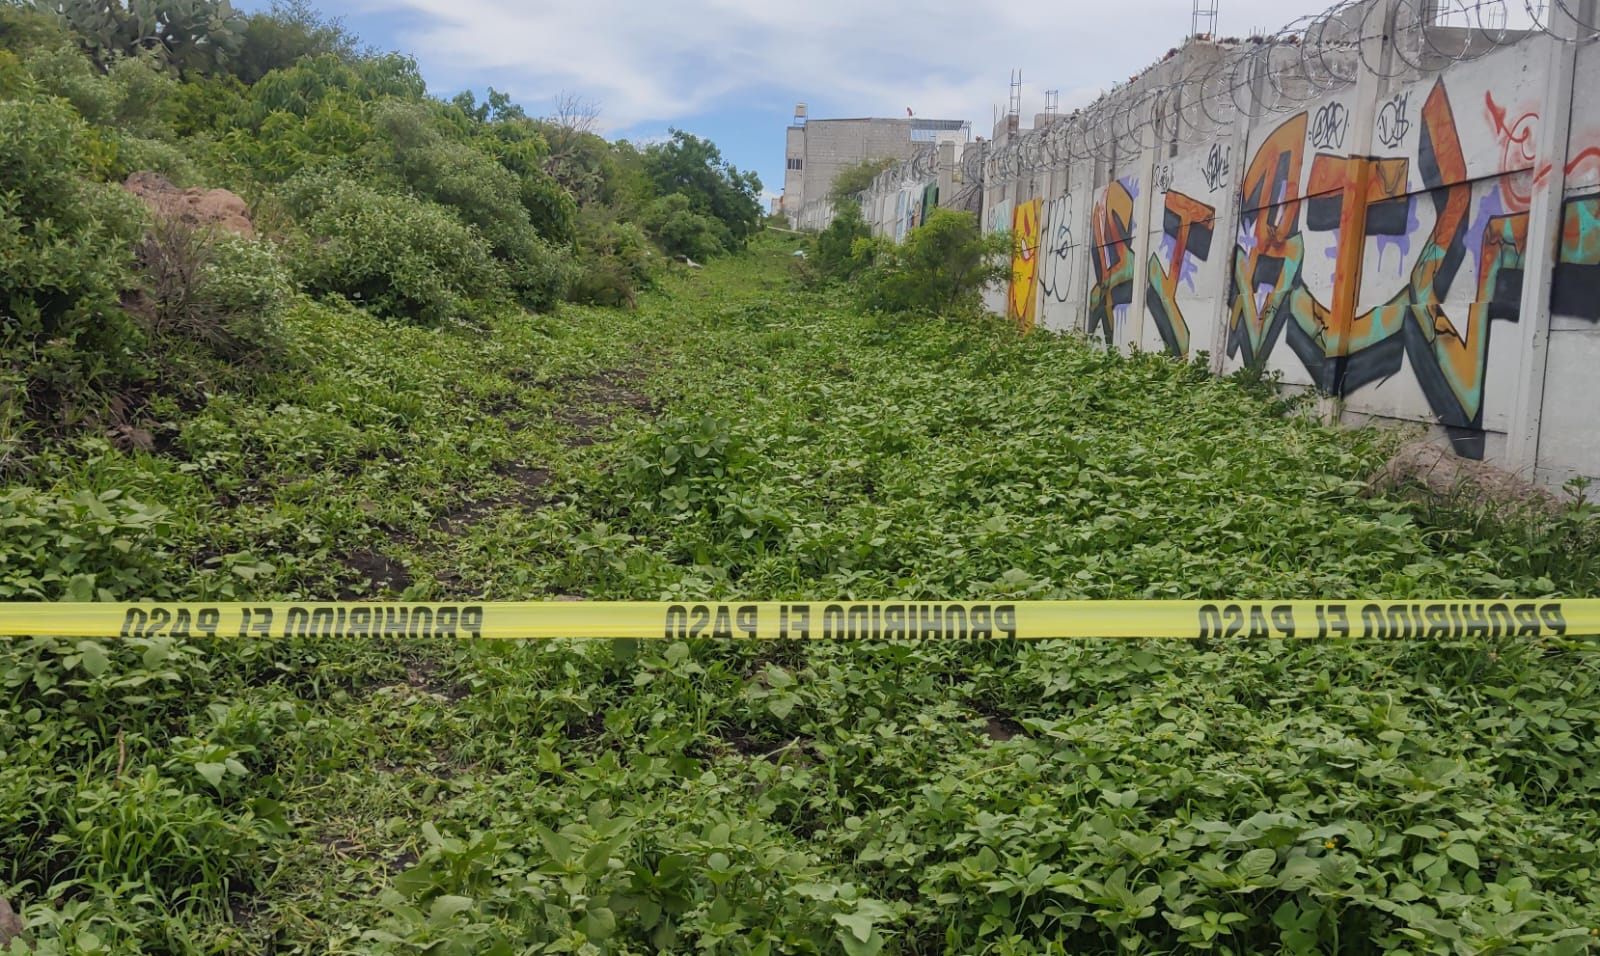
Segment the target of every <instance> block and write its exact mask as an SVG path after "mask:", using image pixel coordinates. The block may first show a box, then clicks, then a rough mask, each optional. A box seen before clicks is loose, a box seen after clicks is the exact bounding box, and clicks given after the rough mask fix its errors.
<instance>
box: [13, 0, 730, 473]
mask: <svg viewBox="0 0 1600 956" xmlns="http://www.w3.org/2000/svg"><path fill="white" fill-rule="evenodd" d="M593 119H594V118H593V116H587V117H585V116H584V115H581V114H573V113H566V114H561V113H559V112H558V114H557V115H556V116H554V117H550V118H545V119H534V118H532V117H530V116H528V115H527V114H526V112H525V111H524V110H523V109H522V107H520V106H518V105H517V104H515V103H512V102H511V101H510V99H509V98H508V97H507V96H505V95H504V94H502V93H499V92H497V91H494V90H492V89H491V90H490V91H489V92H488V95H487V97H486V99H485V100H484V101H482V102H480V101H479V100H478V99H477V97H476V96H475V95H474V94H473V93H471V92H470V91H469V92H463V93H460V94H458V95H456V96H454V97H452V98H451V99H449V100H448V101H447V100H443V99H438V98H435V97H434V96H431V95H429V93H428V91H427V89H426V86H425V84H424V83H423V80H422V77H421V75H420V74H419V73H418V71H417V67H416V64H415V62H413V61H412V60H411V59H409V58H408V57H404V56H400V55H396V54H376V53H370V52H363V51H361V50H359V49H358V41H357V40H356V39H355V38H354V37H353V36H351V35H350V34H349V33H348V32H346V31H345V30H344V29H343V27H341V26H340V25H339V24H338V22H337V21H330V20H327V19H325V18H323V17H321V16H319V15H318V14H317V13H316V12H315V11H313V10H312V9H310V8H309V7H308V6H306V5H305V4H304V3H303V2H301V0H289V2H279V3H276V4H274V6H273V7H272V8H271V9H269V10H266V11H262V12H257V13H254V14H250V15H242V14H239V13H237V12H235V11H233V10H232V8H231V7H230V6H229V4H228V3H227V2H226V0H126V2H122V0H117V2H110V3H105V2H93V0H60V2H45V0H40V2H37V3H24V2H20V0H0V469H4V468H5V467H7V465H8V463H12V462H15V461H16V460H17V459H18V458H19V457H21V455H22V454H23V453H24V452H25V451H26V450H27V449H28V448H31V447H35V446H36V445H37V444H38V443H39V442H42V441H48V440H49V439H51V438H52V437H58V436H59V435H60V434H61V433H63V432H66V431H71V430H75V429H82V428H86V427H87V428H92V429H95V430H99V431H102V432H104V431H108V430H117V429H124V430H127V431H132V432H140V431H144V430H147V429H148V427H149V425H150V423H151V421H152V415H153V414H154V412H155V410H156V408H157V406H158V405H159V404H160V402H162V401H173V402H178V403H180V404H182V405H185V406H191V407H192V406H193V405H195V404H197V403H199V402H201V401H203V400H204V396H205V395H207V394H208V393H216V392H218V391H228V390H230V389H235V388H238V387H242V386H243V385H244V384H245V380H246V379H248V378H252V377H255V376H256V375H257V374H258V373H259V371H260V368H261V367H262V366H267V365H273V364H275V363H276V364H281V360H282V359H283V358H284V356H285V355H286V353H289V352H291V351H294V350H295V348H296V346H297V343H293V342H290V341H288V340H287V339H286V338H285V335H286V332H287V331H288V330H286V329H284V328H282V327H281V326H280V323H279V313H280V312H281V310H282V309H283V308H286V307H287V306H288V304H289V300H290V299H291V298H292V295H293V293H294V291H296V289H298V290H300V291H305V292H309V293H311V294H312V295H315V296H318V297H320V298H322V299H323V300H324V301H335V302H336V301H344V302H348V303H351V304H354V305H356V306H359V307H361V308H363V309H365V310H366V311H367V312H368V313H369V314H371V315H373V316H375V317H378V318H382V319H387V320H391V321H395V322H399V323H411V324H420V325H428V326H437V325H442V324H446V323H453V322H463V323H476V322H480V321H483V320H485V319H486V318H487V317H490V316H494V315H497V314H502V313H515V312H519V311H520V310H523V309H531V310H535V311H540V312H548V311H549V310H551V309H552V308H553V307H554V306H555V305H556V304H558V303H560V302H563V301H572V302H579V303H591V304H602V305H613V306H626V305H631V304H632V303H633V302H635V301H636V299H637V295H638V293H639V291H640V290H641V289H645V288H648V287H649V286H650V284H651V283H652V282H653V281H654V280H655V278H656V277H657V275H658V274H660V273H661V271H662V270H663V269H664V268H665V266H664V260H665V258H666V257H667V256H676V255H685V254H687V255H693V256H695V257H696V258H698V259H702V260H704V259H708V258H710V257H713V256H717V255H721V254H725V253H729V252H734V251H737V250H738V249H740V248H742V247H743V246H744V244H745V243H746V242H747V241H748V240H749V239H750V237H751V236H752V235H753V234H754V232H755V230H756V228H757V226H758V224H759V222H760V218H761V208H760V204H759V202H758V200H757V197H758V196H759V194H760V190H761V184H760V181H759V180H758V179H757V177H756V176H755V175H754V174H752V173H748V172H740V171H739V170H738V169H736V168H734V167H733V166H731V165H730V164H728V163H727V162H726V161H725V160H724V159H723V158H722V155H721V153H720V152H719V151H718V149H717V147H716V146H715V145H714V144H712V143H710V142H709V141H706V140H702V139H700V138H698V137H696V136H694V135H692V134H690V133H686V132H676V133H675V134H674V136H673V138H672V139H671V140H669V141H667V142H663V143H657V144H654V145H651V146H649V147H647V148H645V149H643V150H640V149H636V148H635V147H633V146H632V145H630V144H628V143H626V142H618V143H609V142H607V141H606V140H604V139H603V138H601V137H600V136H598V135H596V134H595V133H593V132H592V131H591V130H590V129H589V128H588V127H589V126H591V125H592V124H593ZM134 173H139V174H145V175H142V176H141V177H140V180H141V181H142V182H143V183H144V186H143V187H142V188H143V189H144V191H145V194H146V195H147V196H149V195H151V194H163V195H168V196H170V195H171V190H170V187H171V185H172V184H176V185H177V186H179V187H206V188H212V187H221V188H226V189H229V190H232V191H233V192H235V193H237V194H238V195H239V196H242V197H243V198H244V199H246V200H248V202H249V206H250V209H251V210H252V211H253V214H254V229H253V231H254V233H255V237H254V238H246V239H240V240H238V241H236V242H235V241H228V242H223V243H220V244H219V243H217V242H216V240H217V238H218V237H217V236H216V235H215V234H214V230H210V229H208V228H205V227H206V226H207V225H209V220H207V219H204V218H202V219H201V222H200V223H198V224H197V223H195V222H193V221H192V220H191V218H189V215H190V213H189V211H186V212H183V213H182V214H175V213H173V212H172V210H171V208H170V207H169V208H164V209H161V210H160V211H157V210H153V209H151V208H147V207H146V205H145V204H142V203H140V202H138V201H137V200H135V199H134V198H133V197H132V196H130V195H128V194H127V193H126V192H125V191H124V190H122V189H120V188H119V185H120V184H122V183H123V182H124V181H125V180H127V179H128V178H129V176H130V174H134ZM152 173H153V174H158V175H157V176H156V177H151V176H149V175H148V174H152ZM160 177H165V179H166V180H170V182H164V181H163V180H162V179H161V178H160ZM163 191H164V192H163ZM206 201H210V200H206ZM201 205H202V206H203V205H204V202H202V203H201ZM187 208H188V207H185V209H186V210H187ZM220 218H223V219H226V220H227V221H228V224H229V228H230V229H232V230H238V231H245V232H248V231H251V230H250V229H249V227H250V223H249V222H247V221H246V220H245V217H244V216H243V215H238V216H231V215H230V216H227V217H220ZM241 225H242V226H243V227H244V228H243V229H242V230H239V228H238V227H240V226H241Z"/></svg>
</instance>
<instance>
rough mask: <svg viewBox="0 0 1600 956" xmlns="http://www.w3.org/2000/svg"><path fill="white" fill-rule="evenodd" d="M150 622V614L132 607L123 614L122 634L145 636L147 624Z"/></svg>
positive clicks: (124, 635)
mask: <svg viewBox="0 0 1600 956" xmlns="http://www.w3.org/2000/svg"><path fill="white" fill-rule="evenodd" d="M149 623H150V615H148V614H146V613H145V612H143V611H141V610H139V609H138V608H136V607H130V608H128V609H127V610H126V611H124V612H123V614H122V636H123V637H143V636H144V629H145V626H146V625H148V624H149Z"/></svg>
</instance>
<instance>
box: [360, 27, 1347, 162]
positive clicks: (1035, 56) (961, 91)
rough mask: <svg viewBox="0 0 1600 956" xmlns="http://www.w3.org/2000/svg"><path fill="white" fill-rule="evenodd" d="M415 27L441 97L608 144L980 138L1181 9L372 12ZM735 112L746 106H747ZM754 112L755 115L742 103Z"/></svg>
mask: <svg viewBox="0 0 1600 956" xmlns="http://www.w3.org/2000/svg"><path fill="white" fill-rule="evenodd" d="M1324 5H1325V0H1309V2H1307V0H1229V3H1228V4H1227V5H1226V8H1225V10H1224V19H1223V21H1222V23H1221V24H1220V30H1219V32H1221V33H1223V34H1239V35H1243V34H1246V33H1248V32H1249V30H1250V28H1252V27H1270V28H1272V29H1276V28H1277V27H1278V26H1281V25H1282V24H1283V23H1284V22H1285V21H1287V20H1289V19H1291V18H1294V17H1297V16H1300V15H1302V14H1305V13H1308V12H1315V11H1318V10H1320V9H1322V8H1323V7H1324ZM371 7H378V8H380V9H387V10H400V11H406V12H411V13H414V14H418V15H419V16H417V17H415V18H407V19H408V22H411V23H420V24H423V25H422V26H417V27H413V28H412V29H411V30H410V31H409V32H407V33H405V34H403V36H402V39H403V40H404V43H405V46H406V47H407V48H409V49H411V50H414V51H416V54H417V57H418V59H419V61H420V62H421V64H422V66H423V69H424V71H425V72H426V73H427V75H428V76H429V78H430V79H431V80H432V81H433V82H434V85H435V86H437V87H440V88H451V87H454V88H460V87H462V86H467V85H471V84H472V83H473V78H475V77H481V76H482V75H483V73H484V72H485V71H492V72H493V73H494V74H495V75H496V77H497V79H496V81H495V84H494V85H495V86H496V87H497V88H501V89H504V90H506V91H507V92H509V93H511V94H512V95H513V96H514V97H515V98H517V99H518V100H520V101H522V102H524V103H527V104H528V105H529V106H530V108H531V109H534V110H537V108H538V106H539V104H541V103H545V102H548V101H549V100H551V99H552V98H553V97H554V96H555V94H556V93H558V92H559V91H561V90H574V91H578V92H581V93H582V94H583V95H584V96H586V97H588V98H590V99H592V100H595V101H597V102H598V103H599V104H600V106H601V110H602V114H603V115H602V121H603V122H604V123H605V125H606V126H607V128H609V129H623V128H628V127H631V126H634V125H635V124H638V123H642V122H647V121H648V122H670V121H672V120H674V119H676V118H680V117H685V116H690V115H693V114H695V113H699V112H703V111H706V110H709V109H712V108H717V107H725V106H729V105H737V104H739V102H740V100H741V98H743V99H744V100H745V101H749V100H750V99H751V98H753V97H761V98H762V99H763V103H764V108H769V109H772V110H775V111H777V112H779V113H780V115H787V113H786V110H787V108H788V106H789V105H790V104H789V103H788V102H787V99H788V98H789V97H794V98H797V99H802V100H805V101H807V102H808V103H810V104H811V107H812V115H816V116H823V115H857V116H867V115H871V116H901V115H904V113H905V109H906V107H908V106H909V107H912V108H914V109H915V110H916V111H917V113H918V114H919V115H923V116H936V117H941V118H956V119H970V120H972V121H973V129H974V132H977V133H979V134H984V133H986V132H987V130H988V127H989V125H990V122H991V118H992V115H993V109H994V108H995V107H996V106H997V105H1000V106H1002V107H1003V104H1004V102H1005V99H1006V95H1007V80H1008V77H1009V75H1010V72H1011V70H1012V69H1014V68H1020V69H1021V70H1022V71H1023V78H1024V80H1025V85H1024V101H1023V112H1024V115H1025V116H1031V115H1032V114H1033V113H1035V112H1038V111H1040V110H1042V108H1043V92H1042V91H1043V90H1046V89H1059V90H1062V91H1063V94H1062V104H1061V105H1062V107H1063V108H1070V107H1072V106H1075V105H1080V104H1081V103H1083V102H1086V101H1087V100H1088V99H1091V98H1092V97H1093V95H1094V94H1095V92H1097V91H1098V90H1099V89H1101V88H1109V87H1110V86H1111V85H1112V84H1113V83H1115V82H1117V81H1119V80H1125V79H1127V77H1128V76H1129V75H1130V74H1131V73H1134V72H1135V71H1137V70H1139V69H1141V68H1143V67H1144V66H1145V65H1147V64H1149V63H1152V62H1154V61H1155V60H1157V59H1159V58H1160V56H1161V55H1162V54H1164V53H1165V52H1166V51H1167V49H1168V48H1170V47H1172V46H1174V45H1177V44H1178V43H1179V42H1181V40H1182V38H1183V37H1184V35H1185V34H1186V33H1187V32H1188V29H1189V13H1190V11H1189V4H1188V3H1186V2H1184V0H1118V2H1114V3H1112V2H1090V3H1084V2H1082V0H1060V2H1056V3H1049V4H1040V3H1020V2H1019V3H1012V4H1009V5H1008V4H989V3H985V2H982V0H979V2H977V3H973V2H970V0H969V2H960V3H958V2H955V0H918V2H915V3H911V2H906V0H808V2H805V3H797V2H794V0H787V2H776V0H676V2H673V3H670V4H665V3H659V2H658V3H645V2H642V0H586V2H583V3H573V2H570V0H569V2H546V0H531V2H517V0H375V2H372V3H371V4H370V6H369V9H370V8H371ZM747 105H748V103H747ZM756 105H761V104H756Z"/></svg>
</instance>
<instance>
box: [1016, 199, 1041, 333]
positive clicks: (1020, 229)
mask: <svg viewBox="0 0 1600 956" xmlns="http://www.w3.org/2000/svg"><path fill="white" fill-rule="evenodd" d="M1040 205H1041V203H1040V201H1039V200H1037V199H1030V200H1029V201H1027V202H1024V203H1018V204H1017V207H1016V209H1015V210H1014V211H1013V212H1012V214H1011V233H1012V239H1011V241H1012V246H1011V292H1010V295H1009V296H1008V300H1009V311H1010V315H1011V318H1013V319H1015V320H1016V321H1017V323H1018V324H1019V325H1020V326H1022V328H1024V329H1031V328H1033V323H1034V321H1035V319H1036V318H1037V313H1038V304H1039V296H1038V293H1037V290H1038V283H1037V281H1036V280H1037V278H1038V274H1039V207H1040Z"/></svg>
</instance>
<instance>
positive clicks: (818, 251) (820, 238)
mask: <svg viewBox="0 0 1600 956" xmlns="http://www.w3.org/2000/svg"><path fill="white" fill-rule="evenodd" d="M871 236H872V229H871V227H869V226H868V225H867V221H866V219H865V218H863V217H862V215H861V204H860V203H858V202H855V201H853V200H844V201H842V202H840V203H839V206H838V208H837V209H836V210H835V212H834V216H833V221H832V222H830V223H828V226H827V228H826V229H823V230H822V231H821V232H820V233H818V234H817V238H816V240H815V241H814V242H813V243H812V256H811V258H812V264H813V266H815V268H816V270H817V271H818V272H819V273H820V274H821V275H822V277H823V278H825V279H847V278H850V277H851V276H853V275H855V274H856V273H857V272H859V271H860V269H861V266H862V265H863V263H862V261H861V260H860V259H858V258H856V257H855V256H854V255H853V254H852V253H853V250H854V247H855V244H856V241H857V240H860V239H867V238H870V237H871Z"/></svg>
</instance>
